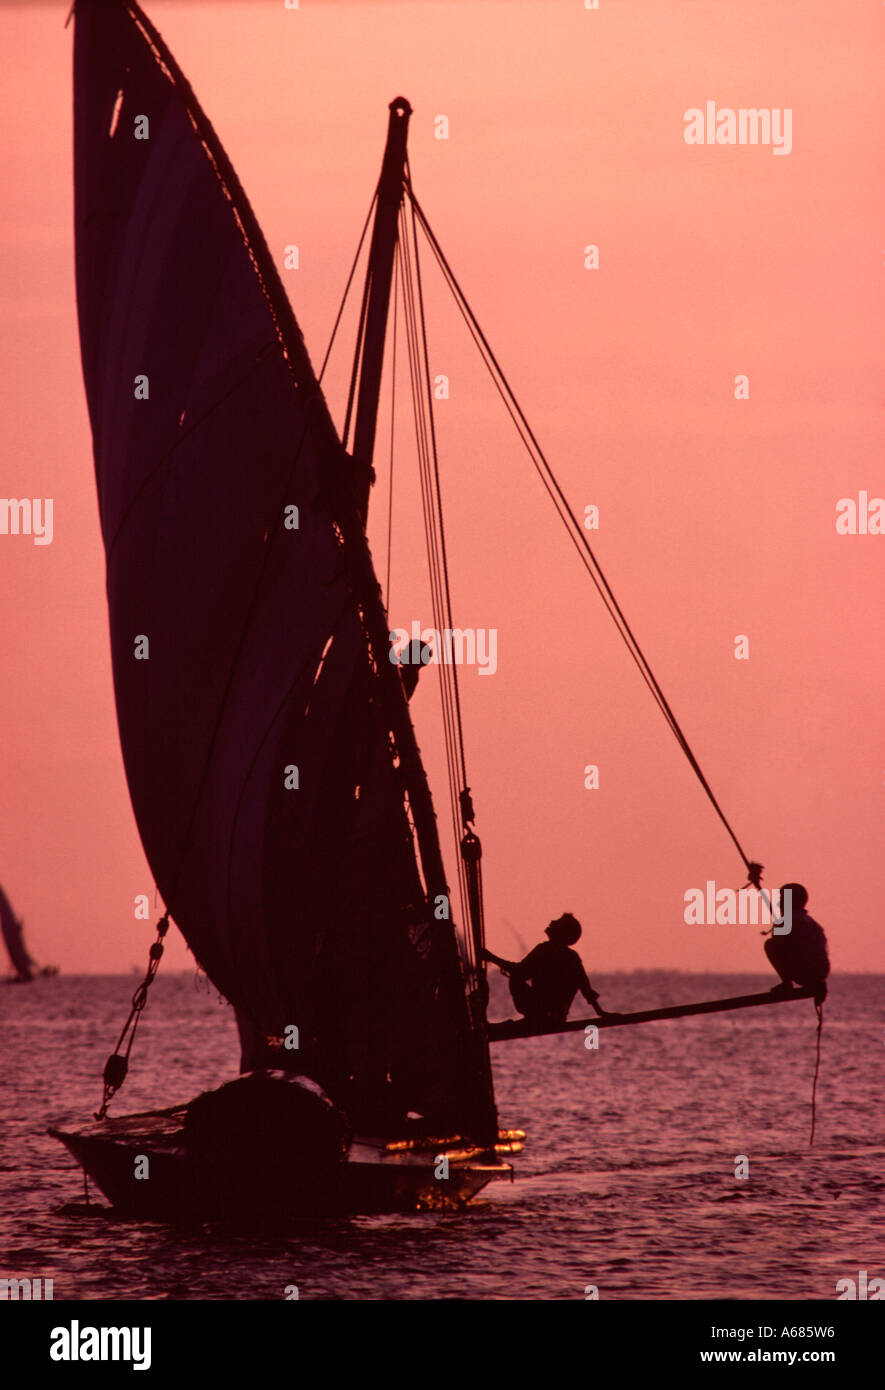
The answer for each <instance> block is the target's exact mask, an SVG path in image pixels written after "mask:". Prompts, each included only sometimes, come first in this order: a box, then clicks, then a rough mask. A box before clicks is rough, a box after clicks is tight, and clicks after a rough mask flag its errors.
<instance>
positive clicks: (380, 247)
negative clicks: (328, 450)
mask: <svg viewBox="0 0 885 1390" xmlns="http://www.w3.org/2000/svg"><path fill="white" fill-rule="evenodd" d="M389 109H390V120H389V122H388V126H387V144H386V146H385V149H384V159H383V162H382V164H381V177H380V179H379V180H378V206H377V208H376V209H375V225H374V227H373V230H372V245H371V247H370V250H369V264H368V269H367V271H366V290H367V294H366V308H365V320H364V324H363V335H362V343H361V353H360V359H359V364H358V369H359V391H358V394H357V405H356V423H355V425H354V432H353V457H354V458H355V459H356V461H357V463H359V464H361V465H362V468H363V470H364V473H363V476H364V478H365V485H364V486H363V488H362V489H361V491H360V492H359V495H358V501H359V507H360V515H361V516H362V519H363V522H364V523H365V520H366V514H367V511H368V504H369V485H370V482H371V477H372V474H371V468H372V455H373V453H374V451H375V430H376V427H377V424H378V398H379V395H380V391H381V372H382V369H383V366H384V341H385V338H386V336H387V317H388V311H389V307H390V286H391V281H392V278H393V258H394V254H395V252H396V243H397V224H398V221H399V212H400V208H401V207H402V202H403V191H404V186H405V178H406V140H407V138H408V133H409V117H410V116H411V114H412V108H411V106H410V105H409V103H408V102H407V101H406V99H405V97H395V98H394V100H393V101H392V102H391V103H390V108H389Z"/></svg>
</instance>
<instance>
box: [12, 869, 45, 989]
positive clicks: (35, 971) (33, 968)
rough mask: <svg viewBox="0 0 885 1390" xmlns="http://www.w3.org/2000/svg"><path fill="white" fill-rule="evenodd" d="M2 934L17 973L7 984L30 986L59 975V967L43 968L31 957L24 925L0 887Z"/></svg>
mask: <svg viewBox="0 0 885 1390" xmlns="http://www.w3.org/2000/svg"><path fill="white" fill-rule="evenodd" d="M0 933H2V935H3V944H4V945H5V947H6V951H7V954H8V956H9V962H10V964H11V966H12V968H13V970H14V971H15V974H14V975H12V976H11V977H10V978H9V979H8V980H7V981H6V983H7V984H15V985H29V984H33V982H34V980H37V979H39V978H40V977H41V976H49V975H57V974H58V966H55V965H44V966H42V967H41V966H39V965H37V963H36V961H35V960H34V959H33V958H32V956H31V955H30V953H29V951H28V948H27V946H26V945H25V935H24V924H23V923H22V922H21V921H20V920H19V918H18V917H16V915H15V913H14V912H13V910H12V903H11V902H10V901H9V898H8V897H7V895H6V891H5V889H4V888H3V887H2V886H0Z"/></svg>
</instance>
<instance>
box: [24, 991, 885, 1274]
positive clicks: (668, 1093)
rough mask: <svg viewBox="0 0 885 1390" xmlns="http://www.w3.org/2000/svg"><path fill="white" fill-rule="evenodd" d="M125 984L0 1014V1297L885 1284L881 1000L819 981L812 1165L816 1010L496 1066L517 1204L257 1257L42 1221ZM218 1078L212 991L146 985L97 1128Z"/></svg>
mask: <svg viewBox="0 0 885 1390" xmlns="http://www.w3.org/2000/svg"><path fill="white" fill-rule="evenodd" d="M495 974H496V972H495ZM595 979H596V976H595V975H594V980H595ZM770 983H771V977H766V978H765V979H764V980H762V979H761V978H760V977H758V976H721V975H716V976H714V975H706V976H699V975H679V974H675V973H669V972H651V973H634V974H627V975H612V976H609V977H606V976H602V975H601V976H600V977H599V980H598V981H597V987H598V988H600V989H601V991H602V999H603V1002H604V1003H605V1004H606V1006H607V1007H608V1008H612V1009H614V1008H617V1009H619V1010H621V1011H625V1010H629V1009H637V1008H648V1007H651V1006H653V1005H655V1004H665V1003H677V1002H685V1001H688V1000H692V999H710V998H717V997H725V996H727V995H732V994H743V993H749V992H752V991H754V990H757V989H763V988H768V987H769V985H770ZM135 984H137V977H132V978H129V979H127V978H115V977H109V976H103V977H85V976H80V977H75V976H69V977H64V976H61V977H59V978H57V979H54V980H45V981H40V982H38V983H36V984H34V985H32V986H27V987H21V988H12V987H10V988H3V989H2V991H0V1010H2V1016H0V1047H2V1057H3V1067H2V1072H3V1076H4V1083H3V1090H2V1099H0V1126H2V1129H0V1192H2V1196H0V1277H10V1276H20V1277H28V1276H30V1277H38V1276H42V1277H44V1278H45V1277H49V1278H52V1279H53V1280H54V1293H55V1298H56V1299H66V1298H74V1299H83V1298H86V1299H98V1298H107V1299H232V1298H234V1299H282V1298H284V1297H285V1289H286V1286H287V1285H291V1284H295V1285H297V1287H298V1290H299V1296H300V1297H301V1298H302V1299H305V1298H308V1299H309V1298H320V1299H388V1300H390V1299H393V1300H400V1299H448V1298H458V1299H464V1298H467V1299H532V1300H534V1299H584V1298H585V1296H586V1295H585V1289H586V1288H587V1286H589V1285H595V1286H596V1287H597V1288H598V1290H599V1297H600V1298H601V1299H602V1298H610V1299H655V1300H659V1299H676V1298H678V1299H700V1298H730V1299H758V1298H764V1299H770V1298H773V1299H819V1298H824V1299H834V1298H835V1296H836V1283H837V1281H838V1280H839V1279H843V1278H855V1279H856V1278H857V1276H858V1273H859V1271H861V1270H866V1271H867V1272H868V1276H869V1278H870V1279H872V1278H873V1277H882V1276H885V1227H883V1198H885V1131H883V1119H882V1115H883V1109H882V1094H883V1082H885V1045H883V1043H885V1032H883V1024H885V1008H883V1006H885V977H882V976H860V975H856V976H844V977H841V978H838V977H837V978H836V979H835V980H834V982H833V983H832V986H831V990H830V998H829V999H828V1001H827V1004H826V1015H825V1024H824V1032H823V1049H822V1064H821V1073H820V1081H819V1085H818V1095H817V1133H816V1136H815V1142H814V1147H813V1148H809V1145H808V1137H809V1124H810V1099H811V1085H812V1077H813V1072H814V1059H815V1033H816V1019H815V1014H814V1009H813V1006H812V1004H811V1002H810V1001H806V1002H803V1003H798V1004H784V1005H780V1006H777V1007H772V1008H765V1009H754V1010H747V1011H744V1012H740V1013H734V1014H720V1015H716V1016H713V1017H704V1018H694V1019H682V1020H678V1021H672V1022H662V1023H651V1024H645V1025H642V1026H639V1027H633V1028H622V1029H612V1030H610V1031H606V1032H603V1033H601V1034H600V1035H599V1048H598V1050H597V1051H592V1050H587V1049H586V1048H585V1046H584V1036H583V1034H582V1033H575V1034H569V1035H560V1036H558V1037H553V1038H539V1039H533V1040H530V1041H521V1042H517V1041H514V1042H503V1043H497V1044H495V1045H494V1048H493V1059H494V1063H495V1077H496V1087H497V1095H498V1102H499V1110H500V1117H501V1123H502V1124H503V1125H506V1126H519V1127H521V1128H523V1129H525V1130H526V1131H527V1132H528V1142H527V1145H526V1149H525V1152H524V1154H522V1155H521V1156H520V1157H519V1158H517V1159H516V1160H515V1165H516V1174H517V1176H516V1181H515V1182H514V1183H512V1184H505V1183H497V1184H495V1185H494V1186H492V1187H490V1188H487V1189H486V1193H485V1194H484V1195H483V1196H482V1197H481V1198H480V1199H479V1200H478V1201H477V1202H476V1204H475V1205H474V1206H473V1208H472V1209H468V1210H466V1211H465V1212H464V1213H462V1214H456V1215H447V1216H437V1215H415V1216H391V1217H383V1218H382V1217H373V1218H362V1219H354V1220H340V1221H328V1222H322V1223H321V1222H312V1223H309V1222H302V1223H300V1224H292V1225H290V1226H289V1227H288V1228H286V1229H281V1228H279V1227H275V1228H274V1229H273V1230H271V1231H266V1232H257V1233H256V1232H243V1231H236V1230H229V1229H225V1228H224V1227H220V1226H204V1227H201V1228H196V1229H193V1230H177V1229H175V1228H172V1227H167V1226H162V1225H133V1224H128V1223H122V1222H111V1221H108V1220H106V1219H103V1218H95V1217H92V1218H89V1217H81V1216H66V1215H62V1214H60V1208H61V1207H62V1206H63V1204H65V1203H66V1202H71V1201H74V1202H77V1201H82V1197H83V1181H82V1176H81V1174H80V1172H79V1170H78V1169H77V1168H76V1167H75V1165H74V1163H73V1160H72V1159H71V1158H70V1157H69V1156H68V1154H67V1152H66V1151H65V1150H64V1149H63V1148H62V1147H61V1145H59V1144H58V1143H56V1142H55V1141H54V1140H52V1139H50V1138H49V1137H48V1136H47V1134H46V1128H47V1126H48V1125H50V1124H53V1123H55V1124H57V1123H59V1122H67V1123H73V1124H76V1123H78V1122H79V1123H82V1122H83V1121H84V1120H86V1119H88V1118H91V1114H92V1111H94V1110H95V1108H96V1106H97V1104H98V1101H99V1098H100V1092H101V1084H100V1078H101V1071H102V1067H103V1065H104V1060H105V1057H106V1056H107V1054H108V1053H109V1052H110V1051H111V1050H112V1047H113V1045H114V1043H115V1041H116V1038H117V1035H118V1033H119V1030H120V1027H121V1025H122V1022H123V1020H124V1018H125V1016H126V1013H127V1011H128V1002H129V996H130V994H131V992H132V989H133V988H134V986H135ZM501 984H502V981H501V979H500V977H498V976H497V974H496V980H495V990H496V992H497V993H496V996H495V997H496V998H497V1002H498V1004H499V1008H498V1009H497V1011H495V1010H493V1011H492V1012H493V1013H494V1012H497V1015H498V1016H501V1017H504V1016H509V1014H510V1012H511V1011H510V1010H509V1009H508V1007H507V1003H506V995H504V994H503V993H501V992H499V991H500V986H501ZM237 1064H238V1049H237V1040H236V1030H235V1026H234V1020H233V1014H232V1011H231V1009H230V1008H229V1007H228V1006H227V1005H226V1004H225V1003H224V1002H222V1001H219V999H218V996H217V994H216V993H215V991H214V990H211V991H208V990H207V987H206V983H205V981H202V982H200V981H199V980H198V979H196V978H194V977H191V976H188V975H171V976H166V977H164V976H162V975H161V976H160V978H159V979H158V981H157V983H156V984H155V985H154V987H153V990H152V997H151V1001H150V1004H149V1006H148V1009H147V1010H146V1012H145V1014H144V1016H143V1019H142V1023H141V1025H140V1027H139V1033H138V1037H137V1039H136V1044H135V1049H134V1053H133V1062H132V1069H131V1073H130V1077H129V1079H128V1080H127V1082H126V1085H125V1087H124V1089H123V1091H122V1093H121V1095H120V1096H119V1097H118V1098H117V1100H116V1103H115V1106H114V1111H112V1113H114V1112H115V1113H118V1114H122V1113H125V1112H127V1111H138V1110H144V1109H149V1108H152V1107H158V1106H163V1105H170V1104H173V1103H175V1102H180V1101H184V1100H188V1099H190V1098H191V1097H192V1096H194V1095H196V1094H197V1093H198V1092H199V1091H200V1090H203V1089H206V1088H208V1087H211V1086H213V1085H216V1084H219V1083H220V1082H222V1081H224V1080H227V1079H230V1078H231V1077H232V1076H233V1075H235V1074H236V1070H237ZM740 1156H744V1157H745V1158H746V1160H747V1162H748V1165H749V1176H748V1177H747V1178H746V1179H736V1177H735V1169H736V1165H738V1164H739V1163H740ZM92 1195H93V1198H94V1199H95V1200H97V1201H99V1202H101V1201H103V1200H104V1199H103V1198H102V1197H101V1195H100V1194H99V1193H98V1192H95V1191H94V1192H93V1194H92Z"/></svg>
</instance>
